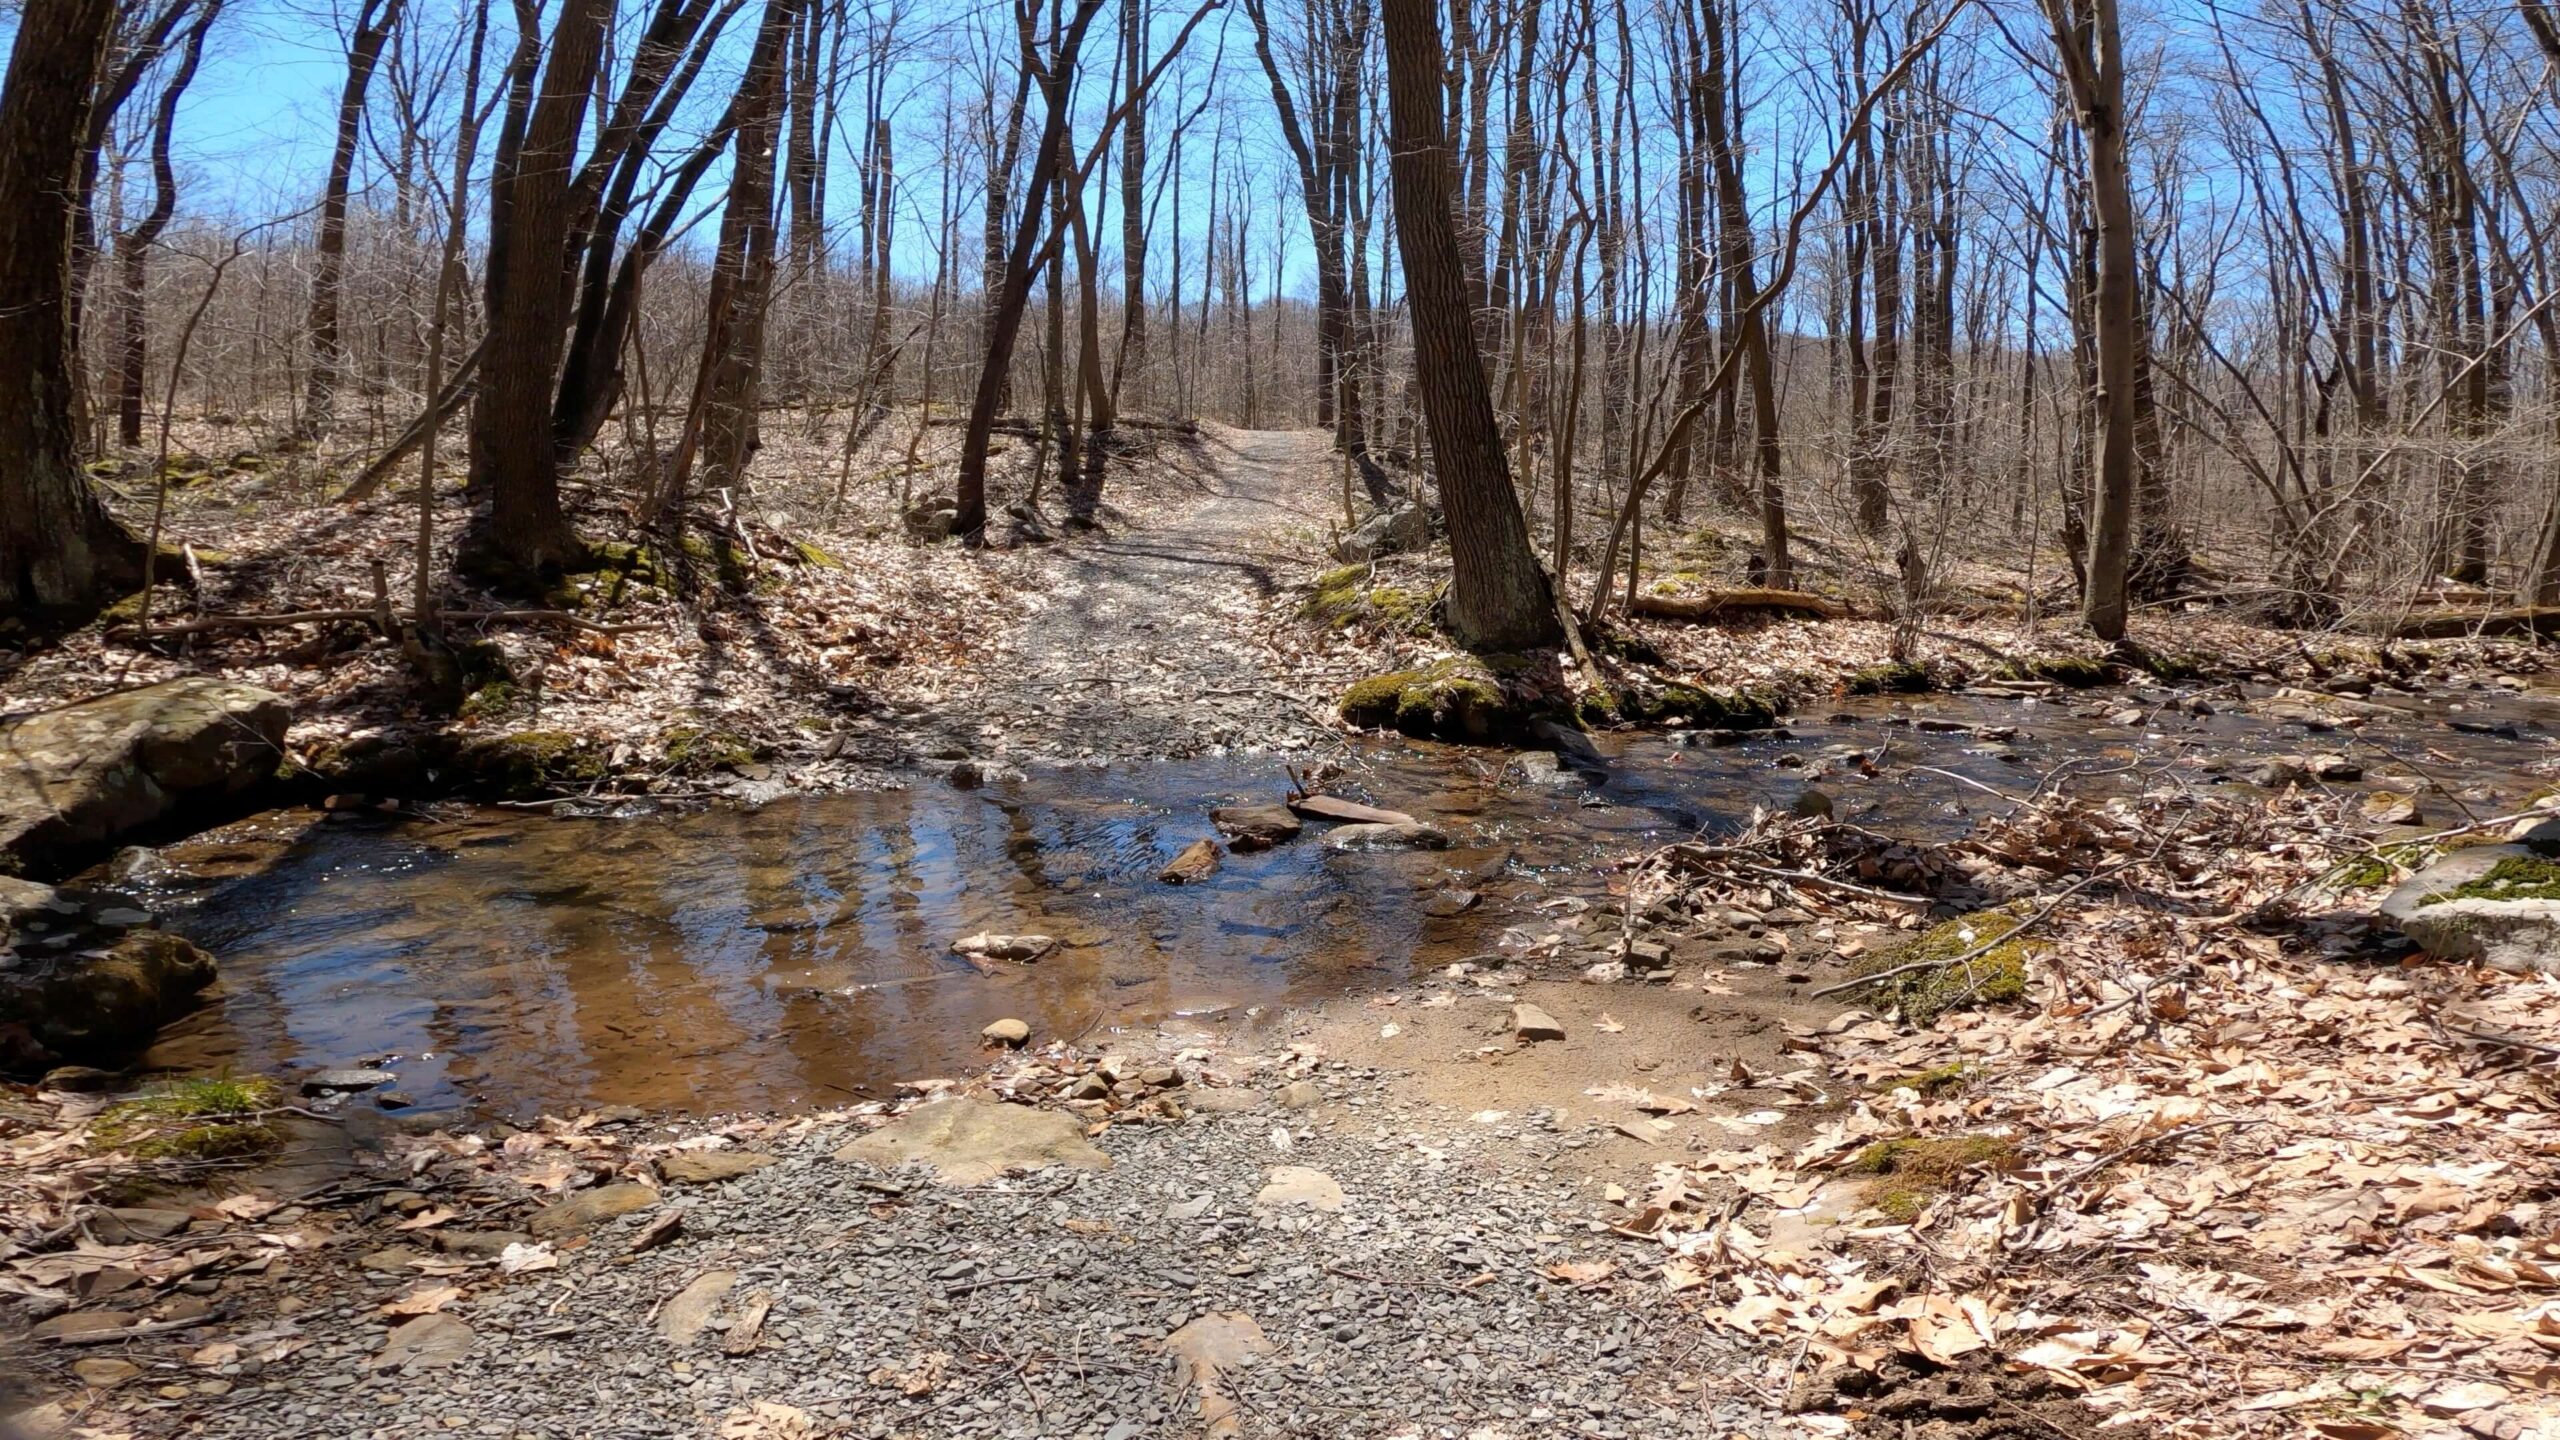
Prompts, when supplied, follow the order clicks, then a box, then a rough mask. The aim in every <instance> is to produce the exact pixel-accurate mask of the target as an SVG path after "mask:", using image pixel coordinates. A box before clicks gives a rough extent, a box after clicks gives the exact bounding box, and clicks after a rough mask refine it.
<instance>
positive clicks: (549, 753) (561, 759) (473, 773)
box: [454, 730, 606, 797]
mask: <svg viewBox="0 0 2560 1440" xmlns="http://www.w3.org/2000/svg"><path fill="white" fill-rule="evenodd" d="M454 764H455V765H456V766H457V767H459V768H460V769H461V770H462V772H463V774H464V775H465V776H466V777H467V780H466V783H468V784H470V785H472V786H473V787H474V788H478V789H482V790H491V791H495V792H497V793H498V794H500V795H501V796H508V797H511V796H532V795H539V794H542V793H545V792H547V791H551V790H555V789H559V788H561V787H564V786H569V785H587V784H592V783H594V782H596V781H598V780H601V779H603V778H604V777H605V769H606V767H605V757H604V755H603V753H602V752H601V751H599V750H598V749H597V748H596V747H594V746H592V745H590V744H588V743H587V742H586V741H584V740H581V739H580V738H578V737H577V736H575V735H568V734H563V733H562V732H560V731H557V730H518V731H516V732H514V733H513V734H509V735H491V736H486V737H483V738H480V739H476V740H471V741H467V742H465V743H464V744H463V746H462V748H461V749H460V750H458V751H456V752H454Z"/></svg>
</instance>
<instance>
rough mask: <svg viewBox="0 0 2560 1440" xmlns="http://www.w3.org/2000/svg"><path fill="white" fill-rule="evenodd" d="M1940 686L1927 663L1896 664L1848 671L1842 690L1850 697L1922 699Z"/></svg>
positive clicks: (1941, 683) (1939, 678)
mask: <svg viewBox="0 0 2560 1440" xmlns="http://www.w3.org/2000/svg"><path fill="white" fill-rule="evenodd" d="M1944 683H1945V682H1944V680H1943V679H1942V677H1941V676H1940V675H1939V673H1938V669H1937V667H1936V666H1933V665H1932V664H1930V663H1929V662H1928V661H1926V660H1898V661H1892V662H1889V663H1887V664H1883V665H1869V666H1866V667H1864V668H1862V669H1857V670H1852V671H1850V672H1849V678H1848V680H1847V681H1846V682H1845V685H1844V688H1846V689H1847V690H1848V692H1849V693H1850V694H1852V695H1923V694H1926V693H1928V692H1929V691H1932V690H1936V689H1940V688H1942V686H1943V685H1944Z"/></svg>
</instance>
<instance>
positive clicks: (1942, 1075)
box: [1868, 1060, 1973, 1095]
mask: <svg viewBox="0 0 2560 1440" xmlns="http://www.w3.org/2000/svg"><path fill="white" fill-rule="evenodd" d="M1972 1078H1973V1067H1972V1066H1970V1065H1967V1064H1966V1063H1964V1062H1963V1061H1961V1060H1950V1061H1948V1062H1947V1063H1946V1064H1944V1065H1940V1066H1938V1067H1937V1068H1936V1069H1933V1070H1923V1071H1920V1072H1919V1073H1917V1074H1913V1075H1895V1076H1890V1077H1888V1078H1886V1079H1883V1080H1878V1081H1876V1082H1875V1083H1874V1084H1873V1085H1871V1086H1869V1087H1868V1088H1869V1089H1872V1090H1875V1091H1878V1092H1885V1091H1892V1090H1917V1091H1919V1092H1920V1093H1921V1094H1923V1095H1938V1094H1941V1093H1943V1092H1945V1091H1949V1090H1958V1089H1962V1088H1963V1087H1964V1083H1965V1082H1966V1081H1967V1080H1970V1079H1972Z"/></svg>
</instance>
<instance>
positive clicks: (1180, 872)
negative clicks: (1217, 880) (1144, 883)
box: [1156, 840, 1224, 885]
mask: <svg viewBox="0 0 2560 1440" xmlns="http://www.w3.org/2000/svg"><path fill="white" fill-rule="evenodd" d="M1223 853H1224V852H1222V851H1220V850H1219V849H1218V842H1217V841H1215V840H1194V841H1192V842H1191V843H1190V844H1188V845H1185V846H1184V847H1182V853H1181V854H1179V855H1176V856H1174V857H1173V863H1172V864H1170V865H1167V866H1166V867H1164V869H1163V871H1162V872H1161V873H1159V874H1158V875H1157V876H1156V878H1157V879H1158V880H1161V881H1163V882H1164V883H1165V884H1167V885H1196V884H1198V883H1200V882H1201V881H1203V880H1206V879H1208V878H1209V877H1210V876H1212V875H1215V874H1217V873H1218V863H1219V860H1220V858H1221V856H1222V854H1223Z"/></svg>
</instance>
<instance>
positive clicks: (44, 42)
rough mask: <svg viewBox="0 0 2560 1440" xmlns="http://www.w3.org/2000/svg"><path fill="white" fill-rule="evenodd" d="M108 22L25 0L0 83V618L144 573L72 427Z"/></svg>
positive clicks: (60, 604)
mask: <svg viewBox="0 0 2560 1440" xmlns="http://www.w3.org/2000/svg"><path fill="white" fill-rule="evenodd" d="M114 26H115V6H114V4H113V3H112V0H28V3H27V4H26V6H25V8H24V9H23V10H22V11H21V12H20V15H19V22H18V38H17V43H16V45H15V47H14V48H13V49H12V50H11V51H10V55H9V71H8V79H7V81H6V84H5V88H0V394H5V395H7V396H8V397H9V401H8V403H7V404H5V405H0V617H14V618H20V619H34V620H39V621H43V622H49V623H77V622H79V621H82V620H85V619H87V618H88V617H89V616H90V615H93V614H95V613H96V612H97V610H98V608H99V607H100V606H102V605H104V604H105V603H107V602H108V601H110V600H114V599H116V598H118V597H120V596H123V595H125V594H128V593H130V592H131V591H132V590H133V588H134V587H135V586H137V585H139V584H140V583H141V582H142V572H143V548H142V543H141V542H140V541H138V540H136V539H135V538H134V537H133V535H132V533H131V532H129V531H127V530H126V529H125V527H124V526H123V525H122V524H120V523H118V522H117V520H116V519H115V517H114V516H112V515H110V514H108V513H107V508H106V506H105V505H104V504H102V503H101V502H100V501H99V499H98V496H97V492H95V491H94V490H92V489H91V488H90V486H89V482H88V478H87V477H86V476H84V475H83V474H82V473H81V471H80V464H79V457H78V452H77V450H76V448H75V442H74V436H73V428H72V426H73V412H72V403H73V402H72V391H73V385H72V350H71V325H70V310H69V292H70V280H71V211H72V206H73V195H74V187H75V186H76V184H77V182H78V179H79V170H80V157H81V137H82V136H83V135H84V134H86V133H87V131H88V129H89V119H90V106H91V104H92V97H93V95H94V93H95V86H96V81H97V76H98V71H99V67H100V65H101V63H102V62H103V61H104V59H105V57H106V50H107V41H108V37H109V36H110V35H111V34H112V33H113V30H114Z"/></svg>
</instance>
